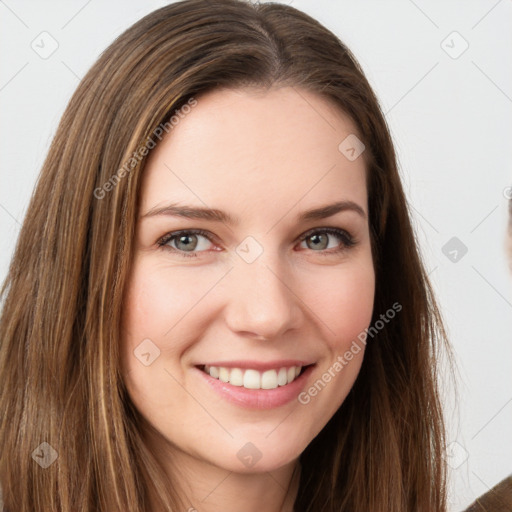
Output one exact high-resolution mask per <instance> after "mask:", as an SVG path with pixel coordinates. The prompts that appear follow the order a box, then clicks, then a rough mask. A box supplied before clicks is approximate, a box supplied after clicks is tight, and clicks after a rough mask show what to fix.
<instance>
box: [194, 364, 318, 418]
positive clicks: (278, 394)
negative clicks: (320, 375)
mask: <svg viewBox="0 0 512 512" xmlns="http://www.w3.org/2000/svg"><path fill="white" fill-rule="evenodd" d="M314 366H315V365H314V364H313V365H310V366H308V367H307V368H306V369H305V370H304V371H303V372H302V373H301V374H300V375H299V376H298V377H297V378H296V379H295V380H294V381H293V382H291V383H290V384H286V386H278V387H277V388H274V389H247V388H244V387H243V386H233V385H232V384H229V383H228V382H222V381H221V380H219V379H215V378H213V377H211V376H210V375H208V374H207V373H206V372H204V371H203V370H200V369H199V368H197V367H196V368H195V370H197V371H198V372H199V373H200V374H201V376H202V378H204V379H205V380H206V382H207V384H208V385H209V386H211V387H212V389H213V390H214V391H216V392H217V393H218V394H219V395H220V396H221V397H222V398H225V399H226V400H228V401H230V402H233V403H235V404H237V405H239V406H241V407H246V408H250V409H273V408H275V407H279V406H281V405H284V404H287V403H288V402H291V401H292V400H293V399H297V397H298V396H299V393H300V392H301V391H302V389H303V388H304V386H305V384H306V381H307V379H308V377H309V375H310V374H311V372H312V371H313V367H314Z"/></svg>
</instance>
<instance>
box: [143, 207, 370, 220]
mask: <svg viewBox="0 0 512 512" xmlns="http://www.w3.org/2000/svg"><path fill="white" fill-rule="evenodd" d="M344 211H353V212H355V213H357V214H359V215H360V216H361V217H362V218H363V219H366V213H365V211H364V210H363V208H361V206H359V205H358V204H357V203H355V202H354V201H337V202H336V203H332V204H328V205H325V206H321V207H319V208H313V209H312V210H306V211H305V212H302V213H300V214H299V215H298V217H297V220H298V221H301V222H305V221H312V220H320V219H326V218H327V217H332V216H333V215H336V214H337V213H339V212H344ZM157 215H166V216H172V217H184V218H187V219H201V220H208V221H213V222H222V223H225V224H230V225H238V224H239V223H240V219H239V218H238V217H234V216H232V215H230V214H229V213H227V212H225V211H223V210H217V209H215V208H202V207H196V206H189V205H178V204H176V203H172V204H168V205H165V206H159V207H155V208H152V209H151V210H149V211H148V212H146V213H145V214H144V215H142V216H141V217H140V218H141V219H144V218H148V217H155V216H157Z"/></svg>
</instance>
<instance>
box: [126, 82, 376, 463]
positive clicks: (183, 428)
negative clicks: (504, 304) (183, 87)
mask: <svg viewBox="0 0 512 512" xmlns="http://www.w3.org/2000/svg"><path fill="white" fill-rule="evenodd" d="M194 105H195V106H193V107H191V108H189V109H184V111H183V112H180V115H179V116H177V117H176V118H175V119H178V120H179V122H177V123H175V124H174V127H173V129H172V130H171V132H170V133H169V135H168V136H167V137H166V138H163V140H162V142H160V143H159V144H158V145H157V147H156V148H155V149H153V150H152V151H151V154H150V155H149V157H148V162H147V165H146V168H145V170H144V176H143V183H142V189H141V194H142V196H141V206H140V212H139V214H140V215H139V219H138V224H137V231H136V250H135V255H134V260H133V265H132V268H131V274H130V278H129V282H128V287H127V290H126V294H125V300H124V310H123V335H122V368H123V375H124V379H125V382H126V386H127V389H128V393H129V395H130V397H131V399H132V401H133V403H134V404H135V406H136V407H137V409H138V410H139V411H140V412H141V413H142V415H143V416H144V417H145V418H146V419H147V420H148V421H149V422H150V423H151V424H152V426H153V427H154V428H155V429H156V430H157V431H158V432H159V434H161V439H162V443H163V444H162V446H161V448H162V450H163V451H168V452H169V453H179V454H181V455H182V456H190V457H193V458H194V459H195V460H196V461H197V460H200V461H205V462H208V463H211V464H213V465H215V466H220V467H222V468H225V469H227V470H230V471H236V472H251V471H253V470H252V469H251V468H253V467H254V468H255V469H254V471H264V470H265V471H268V470H272V469H276V468H278V467H281V466H283V465H285V464H287V463H290V462H292V461H293V460H295V459H296V458H297V457H298V456H299V455H300V453H301V452H302V451H303V450H304V449H305V448H306V446H307V445H308V444H309V443H310V442H311V440H312V439H313V438H314V437H315V436H316V435H317V434H318V433H319V432H320V430H321V429H322V428H323V427H324V426H325V424H326V423H327V422H328V420H329V419H330V418H331V417H332V416H333V414H334V413H335V412H336V410H337V409H338V408H339V407H340V405H341V403H342V402H343V400H344V399H345V397H346V396H347V393H348V392H349V390H350V388H351V387H352V385H353V384H354V381H355V379H356V377H357V375H358V372H359V369H360V367H361V363H362V360H363V355H364V345H362V344H361V343H359V342H358V345H354V344H353V342H354V340H356V341H357V336H358V335H359V334H360V333H361V332H362V331H364V329H365V328H366V327H368V325H369V323H370V320H371V315H372V309H373V300H374V289H375V276H374V269H373V262H372V255H371V246H370V235H369V226H368V202H367V190H366V183H365V164H364V161H363V156H364V154H362V155H361V156H359V157H358V153H359V152H360V150H361V146H358V145H357V139H355V138H354V134H355V132H356V128H355V126H354V124H353V123H352V122H351V121H350V119H349V118H348V117H346V116H345V115H344V114H342V113H341V112H340V111H339V110H338V109H337V108H336V107H334V106H333V105H332V104H330V103H329V102H327V101H326V100H325V99H323V98H321V97H319V96H317V95H315V94H313V93H310V92H307V91H305V90H301V89H296V88H290V87H286V88H281V89H272V90H271V91H270V92H266V93H264V92H255V91H254V90H246V89H244V90H237V91H233V90H216V91H213V92H210V93H207V94H206V95H204V96H200V97H198V98H197V104H194ZM185 111H186V112H188V113H186V114H185V113H184V112H185ZM164 133H165V132H164ZM347 137H349V138H348V139H347V140H345V139H346V138H347ZM340 144H341V145H340ZM334 203H339V208H326V207H327V206H329V205H333V204H334ZM323 208H326V209H325V211H323V210H322V209H323ZM319 209H320V210H319ZM180 210H182V211H181V213H179V212H180ZM196 210H197V211H196ZM316 210H318V211H316ZM314 211H316V213H315V212H314ZM308 212H309V213H308ZM195 230H201V233H198V232H196V231H195ZM178 232H181V233H178ZM355 347H357V348H355ZM205 366H206V368H205ZM295 367H299V368H300V371H301V373H300V374H299V375H298V376H296V374H297V373H298V372H299V370H296V369H295ZM205 370H206V371H208V370H210V373H211V375H208V374H207V373H206V371H205ZM161 453H162V452H161Z"/></svg>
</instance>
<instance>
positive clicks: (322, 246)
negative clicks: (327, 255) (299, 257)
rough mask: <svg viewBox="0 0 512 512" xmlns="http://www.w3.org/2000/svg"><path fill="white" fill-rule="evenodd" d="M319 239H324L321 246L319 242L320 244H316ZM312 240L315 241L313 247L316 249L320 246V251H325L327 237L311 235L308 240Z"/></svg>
mask: <svg viewBox="0 0 512 512" xmlns="http://www.w3.org/2000/svg"><path fill="white" fill-rule="evenodd" d="M321 237H324V243H323V244H322V243H321V241H320V244H318V243H317V242H318V241H319V239H320V238H321ZM313 239H315V240H316V241H317V242H314V247H317V248H318V247H319V246H321V249H325V248H326V247H327V244H326V242H327V237H326V236H325V235H318V234H317V235H311V237H310V240H313Z"/></svg>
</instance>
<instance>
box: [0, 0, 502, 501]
mask: <svg viewBox="0 0 512 512" xmlns="http://www.w3.org/2000/svg"><path fill="white" fill-rule="evenodd" d="M285 2H286V3H289V4H291V5H292V6H294V7H296V8H298V9H301V10H303V11H305V12H307V13H308V14H310V15H312V16H313V17H314V18H316V19H318V20H319V21H320V22H321V23H323V24H324V25H326V26H327V27H328V28H330V29H331V30H332V31H333V32H335V33H336V34H337V35H338V36H339V37H340V38H341V40H342V41H343V42H345V43H346V44H347V45H348V47H349V48H350V49H351V50H352V51H353V52H354V53H355V55H356V57H357V58H358V60H359V61H360V63H361V65H362V66H363V69H364V70H365V72H366V74H367V76H368V79H369V80H370V83H371V84H372V86H373V87H374V89H375V91H376V93H377V96H378V97H379V99H380V101H381V104H382V108H383V111H384V112H385V113H386V118H387V121H388V123H389V125H390V128H391V130H392V134H393V137H394V140H395V144H396V148H397V151H398V155H399V161H400V169H401V173H402V176H403V180H404V185H405V189H406V193H407V195H408V198H409V200H410V203H411V211H412V213H413V215H414V220H415V223H416V227H417V233H418V239H419V241H420V243H421V247H422V250H423V253H424V256H425V260H426V264H427V268H428V270H429V272H430V276H431V279H432V281H433V284H434V286H435V289H436V292H437V294H438V297H439V302H440V305H441V308H442V311H443V315H444V318H445V320H446V323H447V326H448V329H449V335H450V339H451V342H452V344H453V346H454V349H455V352H456V356H457V363H458V367H459V376H458V380H459V388H460V389H459V393H460V397H459V401H458V402H457V404H456V405H457V407H455V408H453V405H454V404H453V403H452V402H451V401H450V400H449V398H448V394H447V395H446V404H447V409H448V412H449V416H448V419H449V422H450V423H449V425H450V434H449V441H450V442H452V443H453V444H452V445H451V451H450V455H449V462H450V466H451V480H450V482H451V484H450V510H453V511H459V510H462V509H464V508H465V507H466V506H468V505H469V503H471V502H472V501H473V500H474V499H475V498H476V497H477V496H479V495H480V494H482V493H484V492H486V491H487V490H488V489H489V488H490V487H492V486H494V485H495V484H496V483H497V482H498V481H500V480H501V479H503V478H505V477H506V476H507V475H509V474H510V473H512V438H511V432H512V428H511V427H512V382H511V374H512V372H511V369H512V365H511V363H512V344H511V340H512V336H511V334H512V327H511V324H510V318H511V313H512V279H511V277H510V276H511V273H510V272H509V269H508V265H507V260H506V253H505V233H506V229H507V202H506V198H505V196H506V189H507V187H508V186H510V185H512V176H511V169H510V164H511V160H512V158H511V154H510V147H511V141H512V123H511V119H512V116H511V114H512V66H511V63H512V58H511V57H512V55H511V54H512V30H511V28H512V27H511V19H512V1H511V0H500V1H496V0H492V1H484V0H479V1H474V0H473V1H468V0H464V1H463V0H460V1H458V2H454V1H444V0H443V1H441V0H437V1H430V2H427V1H426V0H416V1H412V0H393V1H382V0H380V1H378V0H372V1H368V0H367V1H364V2H363V1H356V0H340V1H335V0H314V1H313V0H283V3H285ZM166 3H168V2H164V1H156V0H154V1H148V0H145V1H142V0H123V1H121V0H115V1H110V2H108V4H107V2H101V1H99V0H89V1H87V0H79V1H78V0H76V1H75V0H72V1H71V0H67V1H45V2H39V1H36V0H33V1H27V0H4V1H1V2H0V56H1V67H0V112H1V117H0V158H1V164H0V279H2V280H3V279H4V277H5V275H6V272H7V268H8V263H9V260H10V257H11V254H12V251H13V248H14V243H15V239H16V236H17V233H18V230H19V227H20V223H21V222H22V220H23V217H24V214H25V211H26V207H27V205H28V201H29V198H30V194H31V192H32V189H33V187H34V184H35V180H36V178H37V175H38V172H39V170H40V167H41V165H42V162H43V160H44V157H45V156H46V152H47V150H48V147H49V144H50V141H51V139H52V136H53V134H54V132H55V129H56V127H57V125H58V122H59V119H60V116H61V115H62V112H63V110H64V108H65V106H66V104H67V101H68V100H69V98H70V96H71V94H72V93H73V91H74V90H75V88H76V86H77V85H78V82H79V79H80V78H81V77H83V76H84V74H85V73H86V71H87V70H88V69H89V67H90V66H91V65H92V64H93V62H94V61H95V59H96V57H97V56H98V55H99V53H100V52H101V51H102V50H103V49H104V48H106V46H108V44H110V43H111V42H112V40H113V39H114V37H116V36H117V35H119V34H120V33H121V32H123V31H124V30H125V29H126V28H128V26H130V25H131V24H132V23H134V22H135V21H137V20H138V19H140V18H141V17H142V16H143V15H145V14H147V13H149V12H150V11H152V10H154V9H156V8H157V7H161V6H163V5H165V4H166ZM43 31H46V32H48V33H49V34H51V37H52V38H53V39H55V40H56V41H57V43H58V48H57V49H56V51H55V52H54V53H53V54H52V55H51V56H49V57H48V58H46V59H43V58H41V57H40V56H39V55H38V54H37V53H36V52H35V51H34V50H33V49H32V47H31V45H32V44H34V45H35V44H39V45H40V46H41V45H42V43H41V42H40V41H41V37H47V38H48V36H40V34H41V33H42V32H43ZM454 31H455V32H457V33H458V34H453V32H454ZM33 41H35V42H34V43H33ZM443 41H444V42H443ZM49 43H51V41H50V40H49V39H47V40H46V44H45V47H46V48H49ZM466 44H468V45H469V46H468V48H467V50H466V51H464V52H463V53H462V54H460V55H458V54H459V53H460V52H461V51H462V50H463V49H464V47H465V45H466ZM450 53H451V56H450ZM453 57H457V58H453ZM452 237H456V238H457V239H458V240H459V241H460V242H457V244H459V246H460V243H462V244H464V245H465V246H466V247H467V250H468V251H467V253H466V254H465V255H463V256H461V255H462V252H461V251H460V248H458V249H457V248H455V250H456V251H458V252H457V253H456V255H455V253H453V252H452V253H451V256H450V257H451V258H456V261H451V260H450V258H449V257H447V256H445V254H444V253H443V250H442V249H443V247H444V246H445V244H446V243H447V242H448V241H449V240H450V239H451V238H452ZM37 243H38V241H37V240H34V244H37ZM453 250H454V248H453V247H450V246H448V248H447V249H445V252H447V253H448V254H449V255H450V253H449V251H453ZM447 391H449V390H447Z"/></svg>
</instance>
